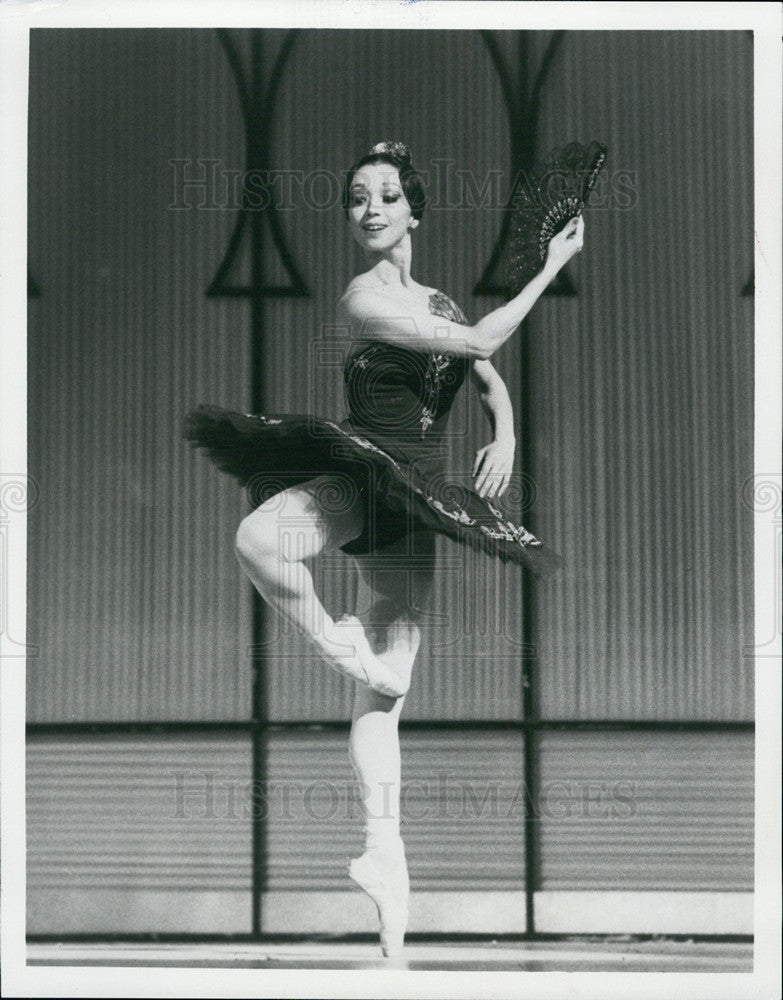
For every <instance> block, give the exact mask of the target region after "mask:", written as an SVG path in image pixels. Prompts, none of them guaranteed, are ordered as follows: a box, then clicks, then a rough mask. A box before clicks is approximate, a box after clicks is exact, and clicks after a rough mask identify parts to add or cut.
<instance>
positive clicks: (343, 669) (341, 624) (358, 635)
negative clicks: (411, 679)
mask: <svg viewBox="0 0 783 1000" xmlns="http://www.w3.org/2000/svg"><path fill="white" fill-rule="evenodd" d="M326 643H327V648H326V649H322V651H321V652H322V655H323V656H324V658H325V659H326V661H327V663H328V664H329V666H331V667H333V668H334V669H335V670H337V671H339V672H340V673H341V674H344V675H345V676H346V677H350V678H351V679H352V680H355V681H359V683H360V684H366V685H367V687H369V688H372V690H373V691H377V692H378V693H379V694H383V695H386V696H387V697H389V698H401V697H402V696H403V695H404V694H406V693H407V691H408V683H406V682H404V681H403V680H401V679H400V678H399V677H397V676H395V674H394V673H393V671H392V670H391V669H390V668H389V667H387V666H386V665H385V664H384V663H383V662H382V661H381V660H380V659H379V658H378V657H377V656H376V655H375V653H373V651H372V649H371V648H370V644H369V642H368V641H367V636H366V634H365V631H364V626H363V625H362V623H361V622H360V621H359V619H358V618H356V617H355V616H354V615H342V617H340V618H338V619H337V621H335V622H334V623H333V624H332V626H331V628H329V630H328V632H327V634H326Z"/></svg>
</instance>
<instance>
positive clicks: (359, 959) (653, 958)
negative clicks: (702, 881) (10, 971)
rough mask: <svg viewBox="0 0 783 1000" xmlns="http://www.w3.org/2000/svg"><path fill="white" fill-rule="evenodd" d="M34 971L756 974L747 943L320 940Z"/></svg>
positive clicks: (123, 948) (131, 953) (74, 950)
mask: <svg viewBox="0 0 783 1000" xmlns="http://www.w3.org/2000/svg"><path fill="white" fill-rule="evenodd" d="M27 964H28V965H31V966H106V967H113V966H124V967H126V968H134V967H154V966H157V967H163V968H211V969H384V968H397V969H399V968H404V969H410V970H422V971H423V970H428V971H433V970H443V971H452V970H453V971H465V972H504V971H517V972H519V971H522V972H576V971H583V972H752V971H753V945H752V944H751V943H746V942H723V941H707V942H698V941H672V940H666V939H656V940H652V941H633V940H623V939H618V938H612V939H611V940H600V939H591V940H585V939H576V940H566V941H547V942H513V941H508V940H503V941H490V940H488V941H486V942H483V941H482V942H476V941H470V942H458V941H454V942H448V941H445V942H444V941H438V942H416V941H414V942H412V943H410V944H409V945H406V948H405V954H404V959H403V960H397V961H395V962H391V961H390V960H386V959H384V958H382V957H381V955H380V949H379V947H378V945H377V944H370V943H367V944H364V943H361V944H351V943H340V942H330V941H328V940H313V941H311V942H307V943H301V942H299V943H296V944H276V943H273V944H263V943H258V944H256V943H253V944H231V943H220V944H146V943H144V944H117V943H95V944H71V943H61V944H58V943H46V944H38V943H36V944H30V945H28V949H27Z"/></svg>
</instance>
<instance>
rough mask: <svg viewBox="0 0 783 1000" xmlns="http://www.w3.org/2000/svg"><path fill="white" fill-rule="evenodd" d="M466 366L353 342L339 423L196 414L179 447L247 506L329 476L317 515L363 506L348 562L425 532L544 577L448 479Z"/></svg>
mask: <svg viewBox="0 0 783 1000" xmlns="http://www.w3.org/2000/svg"><path fill="white" fill-rule="evenodd" d="M430 309H431V311H432V312H433V313H435V314H437V315H441V316H445V317H447V318H450V319H453V320H454V321H455V322H460V323H467V320H466V318H465V317H464V314H462V312H461V311H460V310H459V308H458V307H457V306H456V305H455V304H454V303H453V302H452V301H451V300H450V299H448V298H447V297H446V296H445V295H443V294H442V293H440V292H439V293H436V294H434V295H432V296H431V298H430ZM469 363H470V362H469V361H468V360H466V359H465V358H461V357H459V356H456V355H451V354H447V353H444V354H433V353H429V352H423V351H414V350H410V349H408V348H404V347H399V346H395V345H392V344H387V343H383V342H381V341H367V340H365V341H357V342H356V343H355V344H354V346H353V348H352V350H351V351H350V354H349V356H348V359H347V361H346V364H345V369H344V377H345V384H346V390H347V398H348V409H349V416H348V418H347V419H346V420H344V421H342V422H340V423H335V422H332V421H330V420H324V419H321V418H319V417H315V416H312V415H310V414H263V415H262V414H254V413H249V414H243V413H238V412H234V411H232V410H225V409H221V408H218V407H213V406H202V407H200V408H199V409H198V410H195V411H194V412H192V413H191V414H189V415H188V417H187V420H186V424H185V437H186V438H187V439H188V440H189V441H190V442H191V443H192V444H194V445H196V446H198V447H201V448H204V449H206V451H207V453H208V454H209V456H210V458H211V459H212V460H213V461H214V462H215V464H216V465H217V466H218V467H219V468H220V469H221V470H222V471H223V472H225V473H227V474H228V475H230V476H233V477H234V478H235V479H236V480H237V481H238V482H239V483H240V484H241V485H242V486H244V487H245V489H246V490H247V492H248V495H249V498H250V501H251V503H252V504H253V505H254V506H258V505H259V504H261V503H263V502H264V501H265V500H267V499H269V498H271V497H273V496H275V495H276V494H278V493H280V492H281V491H282V490H284V489H286V488H288V487H290V486H296V485H299V484H301V483H304V482H306V481H308V480H312V479H314V478H315V477H317V476H322V475H324V474H327V473H328V474H329V480H328V482H327V481H323V482H324V486H325V489H324V490H322V491H321V495H320V496H319V504H320V506H321V507H323V508H325V509H327V510H328V509H330V508H331V509H332V510H334V511H339V510H340V509H346V508H347V507H348V506H349V505H351V504H354V503H355V502H356V498H357V496H358V497H361V499H362V502H363V505H364V510H365V525H364V530H363V532H362V534H361V535H360V536H359V537H358V538H355V539H354V540H353V541H351V542H349V543H348V544H347V545H345V546H343V550H344V551H345V552H347V553H349V554H352V555H362V554H367V553H377V552H381V551H382V550H383V549H384V548H385V547H386V546H389V545H391V544H392V543H396V542H398V541H399V540H400V539H401V538H404V537H405V536H406V535H410V536H413V535H415V533H416V532H418V531H421V530H429V531H434V532H438V533H439V534H442V535H446V536H448V537H449V538H452V539H454V540H455V541H457V542H460V543H462V544H466V545H470V546H472V547H473V548H476V549H480V550H482V551H484V552H487V553H489V554H490V555H492V556H496V557H497V558H499V559H501V560H503V561H504V562H514V563H518V564H524V565H526V566H528V567H530V568H531V569H532V570H533V571H535V572H537V573H543V572H547V571H549V570H551V569H553V568H555V567H556V566H557V565H558V564H559V559H558V557H557V556H556V555H555V554H554V553H553V552H552V551H551V550H549V549H548V548H546V547H545V546H544V545H542V544H541V542H540V541H539V540H538V539H537V538H535V537H534V536H533V535H532V534H531V533H530V532H529V531H527V530H526V529H525V528H524V527H522V526H521V525H518V524H515V523H513V522H512V521H510V520H509V519H508V518H507V517H506V516H505V515H504V513H503V512H502V511H501V510H500V509H499V508H498V507H497V506H495V504H493V503H492V502H491V501H490V500H488V499H485V498H483V497H481V496H479V494H478V493H476V492H475V490H472V489H469V488H467V487H463V486H461V485H460V484H458V483H455V482H454V481H453V479H451V478H450V477H449V476H448V474H447V471H446V453H445V449H444V444H445V442H444V430H445V425H446V422H447V419H448V414H449V411H450V409H451V405H452V402H453V400H454V397H455V395H456V393H457V391H458V390H459V388H460V387H461V385H462V383H463V381H464V379H465V375H466V373H467V368H468V365H469Z"/></svg>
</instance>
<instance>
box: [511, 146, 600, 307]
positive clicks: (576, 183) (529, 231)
mask: <svg viewBox="0 0 783 1000" xmlns="http://www.w3.org/2000/svg"><path fill="white" fill-rule="evenodd" d="M605 160H606V146H602V145H601V144H600V143H598V142H591V143H590V145H589V146H583V145H581V143H578V142H571V143H569V144H568V145H567V146H564V147H563V148H562V149H556V150H554V151H553V152H551V153H550V154H549V156H548V157H547V158H546V160H545V161H544V163H543V164H541V165H540V166H538V167H537V168H534V169H533V170H531V171H530V172H528V173H526V174H524V175H522V176H521V178H520V181H519V182H518V183H517V185H516V188H515V190H514V192H513V194H512V197H511V199H510V202H509V209H510V212H511V223H510V226H509V235H508V242H507V246H506V254H505V261H504V263H505V268H504V271H505V275H504V276H505V284H506V287H507V288H508V290H509V292H510V294H511V295H512V296H513V295H516V294H517V293H518V292H520V291H521V290H522V289H523V288H524V287H525V285H526V284H527V283H528V282H529V281H530V280H531V278H534V277H535V276H536V275H537V274H538V272H539V271H540V270H541V268H542V266H543V264H544V260H545V259H546V254H547V249H548V247H549V241H550V240H551V239H552V237H553V236H555V235H556V234H557V233H559V232H560V230H561V229H563V227H564V226H565V225H566V223H567V222H568V221H569V220H570V219H573V218H574V217H575V216H577V215H580V214H581V212H582V210H583V209H584V207H585V204H586V202H587V198H588V196H589V194H590V192H591V191H592V190H593V187H594V186H595V183H596V181H597V179H598V174H599V173H600V171H601V168H602V167H603V165H604V161H605Z"/></svg>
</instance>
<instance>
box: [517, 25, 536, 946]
mask: <svg viewBox="0 0 783 1000" xmlns="http://www.w3.org/2000/svg"><path fill="white" fill-rule="evenodd" d="M529 70H530V52H529V38H528V36H527V34H525V33H520V36H519V66H518V73H519V76H518V80H519V88H518V91H517V114H518V116H519V117H518V118H517V122H518V123H519V124H518V126H517V127H518V128H519V130H520V132H521V135H518V136H517V137H516V141H515V142H514V146H515V149H516V153H517V157H518V159H517V161H516V163H517V166H518V168H519V169H521V170H523V171H527V170H529V169H530V167H531V166H532V164H533V157H534V148H535V127H536V123H535V120H534V115H533V107H532V104H531V102H530V100H529V99H528V79H529V78H528V74H529ZM519 363H520V369H521V377H520V380H519V381H520V394H521V399H520V401H519V411H520V419H521V433H520V441H519V452H520V462H521V465H522V470H523V472H524V471H525V470H527V469H529V468H530V463H531V461H532V441H531V434H530V425H531V419H532V414H530V413H529V412H528V409H529V399H530V392H529V390H530V326H529V323H528V320H527V319H525V320H523V322H522V326H521V328H520V331H519ZM526 516H527V515H526ZM533 595H534V588H533V584H532V582H531V578H530V572H529V571H527V570H524V569H523V570H522V720H523V729H522V736H523V744H524V775H525V819H524V824H525V935H526V936H527V937H530V936H532V935H533V934H535V932H536V914H535V891H536V887H537V885H538V865H539V850H538V846H539V845H538V834H539V831H538V824H537V819H536V801H537V798H538V753H537V750H538V744H537V739H536V732H535V725H534V713H535V699H536V691H535V675H534V670H533V660H534V659H535V642H534V640H535V628H534V625H533V621H532V619H533Z"/></svg>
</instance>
